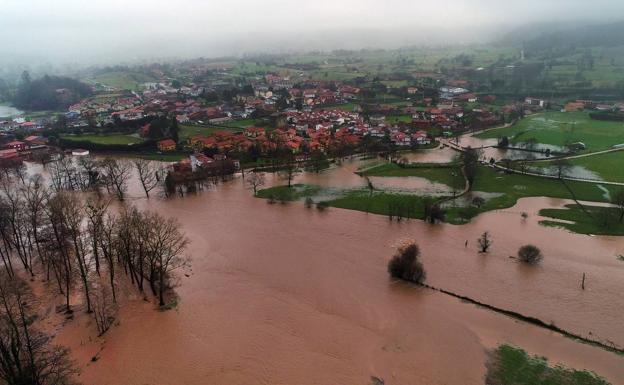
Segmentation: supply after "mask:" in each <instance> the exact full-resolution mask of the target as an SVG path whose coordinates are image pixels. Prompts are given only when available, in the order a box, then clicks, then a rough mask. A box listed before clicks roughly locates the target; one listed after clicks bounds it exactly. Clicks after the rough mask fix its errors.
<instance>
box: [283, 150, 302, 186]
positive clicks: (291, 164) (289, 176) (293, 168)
mask: <svg viewBox="0 0 624 385" xmlns="http://www.w3.org/2000/svg"><path fill="white" fill-rule="evenodd" d="M299 172H300V170H299V166H298V165H297V162H295V157H294V155H293V154H292V153H290V152H289V153H288V156H286V157H285V158H284V162H283V166H282V171H281V174H282V178H283V179H285V180H287V181H288V187H289V188H290V187H292V181H293V179H295V176H297V174H299Z"/></svg>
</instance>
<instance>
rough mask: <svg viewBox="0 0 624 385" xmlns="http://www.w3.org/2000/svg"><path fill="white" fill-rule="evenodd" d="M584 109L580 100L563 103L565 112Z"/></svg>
mask: <svg viewBox="0 0 624 385" xmlns="http://www.w3.org/2000/svg"><path fill="white" fill-rule="evenodd" d="M584 109H585V104H584V103H582V102H570V103H567V104H566V105H565V110H566V112H572V111H583V110H584Z"/></svg>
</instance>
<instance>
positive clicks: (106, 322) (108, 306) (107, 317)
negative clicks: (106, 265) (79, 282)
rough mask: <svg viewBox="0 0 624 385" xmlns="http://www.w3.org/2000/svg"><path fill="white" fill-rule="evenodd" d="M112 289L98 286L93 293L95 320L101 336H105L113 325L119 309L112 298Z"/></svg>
mask: <svg viewBox="0 0 624 385" xmlns="http://www.w3.org/2000/svg"><path fill="white" fill-rule="evenodd" d="M109 291H110V289H109V288H108V287H106V286H101V285H98V287H96V288H94V289H93V290H92V292H93V318H94V319H95V325H96V327H97V330H98V333H99V335H100V336H101V335H103V334H104V333H106V332H107V331H108V329H109V328H110V327H111V326H112V325H113V322H114V321H115V315H116V313H117V307H116V306H115V302H114V301H113V300H112V298H111V294H110V292H109Z"/></svg>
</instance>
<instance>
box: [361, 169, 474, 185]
mask: <svg viewBox="0 0 624 385" xmlns="http://www.w3.org/2000/svg"><path fill="white" fill-rule="evenodd" d="M361 175H363V176H384V177H410V176H416V177H421V178H425V179H428V180H430V181H432V182H436V183H442V184H445V185H447V186H452V185H453V184H454V183H455V184H456V183H457V178H458V177H459V178H460V182H461V183H462V184H463V177H462V176H461V174H459V172H458V170H457V169H456V168H454V167H400V166H398V165H396V164H395V163H385V164H382V165H379V166H376V167H373V168H369V169H367V170H365V171H364V172H362V173H361Z"/></svg>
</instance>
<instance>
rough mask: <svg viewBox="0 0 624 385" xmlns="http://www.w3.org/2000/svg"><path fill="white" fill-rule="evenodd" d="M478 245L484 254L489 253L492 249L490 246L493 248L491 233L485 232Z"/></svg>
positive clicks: (478, 240)
mask: <svg viewBox="0 0 624 385" xmlns="http://www.w3.org/2000/svg"><path fill="white" fill-rule="evenodd" d="M477 244H478V245H479V248H480V249H481V252H482V253H487V252H488V250H489V249H490V246H492V238H491V237H490V232H489V231H485V232H484V233H483V234H481V236H480V237H479V238H478V239H477Z"/></svg>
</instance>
